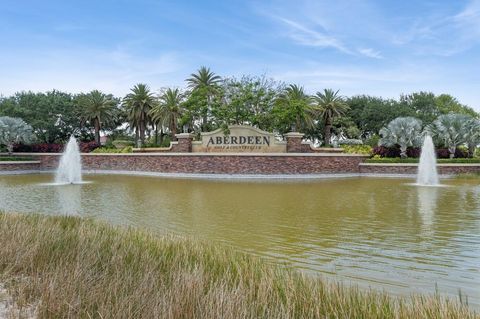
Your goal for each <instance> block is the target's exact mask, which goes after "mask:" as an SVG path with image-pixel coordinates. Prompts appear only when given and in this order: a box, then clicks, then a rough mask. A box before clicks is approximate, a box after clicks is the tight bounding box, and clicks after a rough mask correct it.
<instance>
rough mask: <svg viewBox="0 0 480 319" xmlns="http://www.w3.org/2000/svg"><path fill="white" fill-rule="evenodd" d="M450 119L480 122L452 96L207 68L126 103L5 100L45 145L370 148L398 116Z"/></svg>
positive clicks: (1, 102) (2, 105)
mask: <svg viewBox="0 0 480 319" xmlns="http://www.w3.org/2000/svg"><path fill="white" fill-rule="evenodd" d="M449 113H455V114H463V115H468V116H469V117H471V118H478V117H479V114H478V113H477V112H475V111H474V110H473V109H472V108H471V107H468V106H466V105H463V104H461V103H459V101H458V100H457V99H456V98H454V97H453V96H451V95H448V94H442V95H434V94H433V93H429V92H417V93H412V94H408V95H401V96H400V98H399V99H398V100H396V99H384V98H381V97H373V96H368V95H358V96H352V97H344V96H341V95H340V94H339V92H338V91H334V90H332V89H324V90H322V91H319V92H317V93H316V94H315V95H313V96H310V95H308V94H307V93H306V92H305V90H304V88H303V87H301V86H298V85H295V84H286V83H283V82H278V81H275V80H273V79H269V78H267V77H265V76H243V77H241V78H234V77H220V76H219V75H217V74H215V73H214V72H212V71H211V70H210V69H209V68H206V67H201V68H200V69H199V70H198V71H197V72H196V73H193V74H191V75H190V77H188V78H187V79H186V87H185V88H183V89H182V88H162V89H160V90H159V92H154V91H152V89H151V88H149V87H148V86H147V85H146V84H137V85H135V86H134V87H133V88H132V89H131V91H130V93H129V94H127V95H126V96H125V97H122V98H120V97H115V96H113V95H112V94H107V93H103V92H100V91H98V90H94V91H92V92H89V93H80V94H71V93H66V92H60V91H57V90H53V91H49V92H46V93H34V92H30V91H28V92H25V91H24V92H18V93H16V94H14V95H13V96H7V97H0V116H9V117H15V118H21V119H23V120H24V121H25V122H26V123H28V125H30V126H31V127H32V129H33V133H34V134H35V136H36V139H37V140H38V141H40V142H44V143H61V142H64V141H66V140H67V139H68V137H69V136H70V135H72V134H73V135H75V136H77V137H79V138H80V139H81V140H83V141H91V140H95V141H97V142H98V143H99V142H100V132H101V131H103V132H106V133H108V134H109V135H112V136H114V137H116V136H118V137H129V136H131V138H133V139H134V140H135V142H136V143H138V144H139V145H160V144H162V143H165V141H169V140H175V134H177V133H179V132H193V133H196V134H199V133H200V132H202V131H203V132H205V131H211V130H214V129H217V128H225V129H227V128H228V125H231V124H246V125H253V126H255V127H258V128H260V129H263V130H266V131H273V132H277V133H278V134H285V133H287V132H290V131H298V132H303V133H305V137H306V138H309V139H311V140H318V141H323V144H330V142H331V136H332V134H333V135H335V136H343V137H345V138H351V139H362V140H364V141H366V142H367V143H371V144H372V145H373V144H376V143H377V142H378V138H379V136H378V132H379V131H380V129H382V128H383V127H385V126H387V124H388V123H389V122H391V121H392V120H393V119H395V118H398V117H415V118H417V119H419V120H420V121H421V122H422V123H423V125H424V126H427V125H430V124H432V123H433V122H434V121H435V120H436V119H437V118H438V117H439V116H440V115H445V114H449Z"/></svg>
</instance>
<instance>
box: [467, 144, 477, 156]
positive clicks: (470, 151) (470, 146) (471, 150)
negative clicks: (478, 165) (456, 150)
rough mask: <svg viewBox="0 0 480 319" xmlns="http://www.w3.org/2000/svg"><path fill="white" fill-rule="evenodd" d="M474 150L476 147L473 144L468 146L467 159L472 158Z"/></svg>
mask: <svg viewBox="0 0 480 319" xmlns="http://www.w3.org/2000/svg"><path fill="white" fill-rule="evenodd" d="M476 148H477V146H476V145H475V144H468V157H470V158H473V156H474V155H475V149H476Z"/></svg>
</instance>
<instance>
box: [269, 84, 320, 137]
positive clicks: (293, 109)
mask: <svg viewBox="0 0 480 319" xmlns="http://www.w3.org/2000/svg"><path fill="white" fill-rule="evenodd" d="M275 104H276V106H277V108H276V110H277V114H279V117H280V118H281V121H282V122H284V123H285V124H287V123H288V125H289V126H290V129H291V131H297V130H301V129H302V128H309V127H313V126H314V120H313V119H314V114H315V108H314V107H313V106H312V103H311V97H310V96H309V95H307V94H306V93H305V91H304V89H303V87H301V86H298V85H296V84H290V85H289V86H288V87H286V88H285V89H284V90H283V92H282V93H281V94H280V95H279V97H278V98H277V100H276V101H275ZM279 110H280V111H279Z"/></svg>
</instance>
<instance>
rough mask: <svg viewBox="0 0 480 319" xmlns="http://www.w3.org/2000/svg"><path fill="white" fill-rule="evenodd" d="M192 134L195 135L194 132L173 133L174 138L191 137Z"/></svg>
mask: <svg viewBox="0 0 480 319" xmlns="http://www.w3.org/2000/svg"><path fill="white" fill-rule="evenodd" d="M194 136H195V134H192V133H178V134H175V137H176V138H193V137H194Z"/></svg>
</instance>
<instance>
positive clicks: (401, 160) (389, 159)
mask: <svg viewBox="0 0 480 319" xmlns="http://www.w3.org/2000/svg"><path fill="white" fill-rule="evenodd" d="M419 161H420V159H419V158H401V157H380V156H378V155H375V156H374V157H372V158H369V159H367V160H365V163H379V164H382V163H386V164H389V163H392V164H395V163H405V164H410V163H418V162H419ZM437 163H438V164H478V163H480V158H451V159H447V158H439V159H437Z"/></svg>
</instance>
